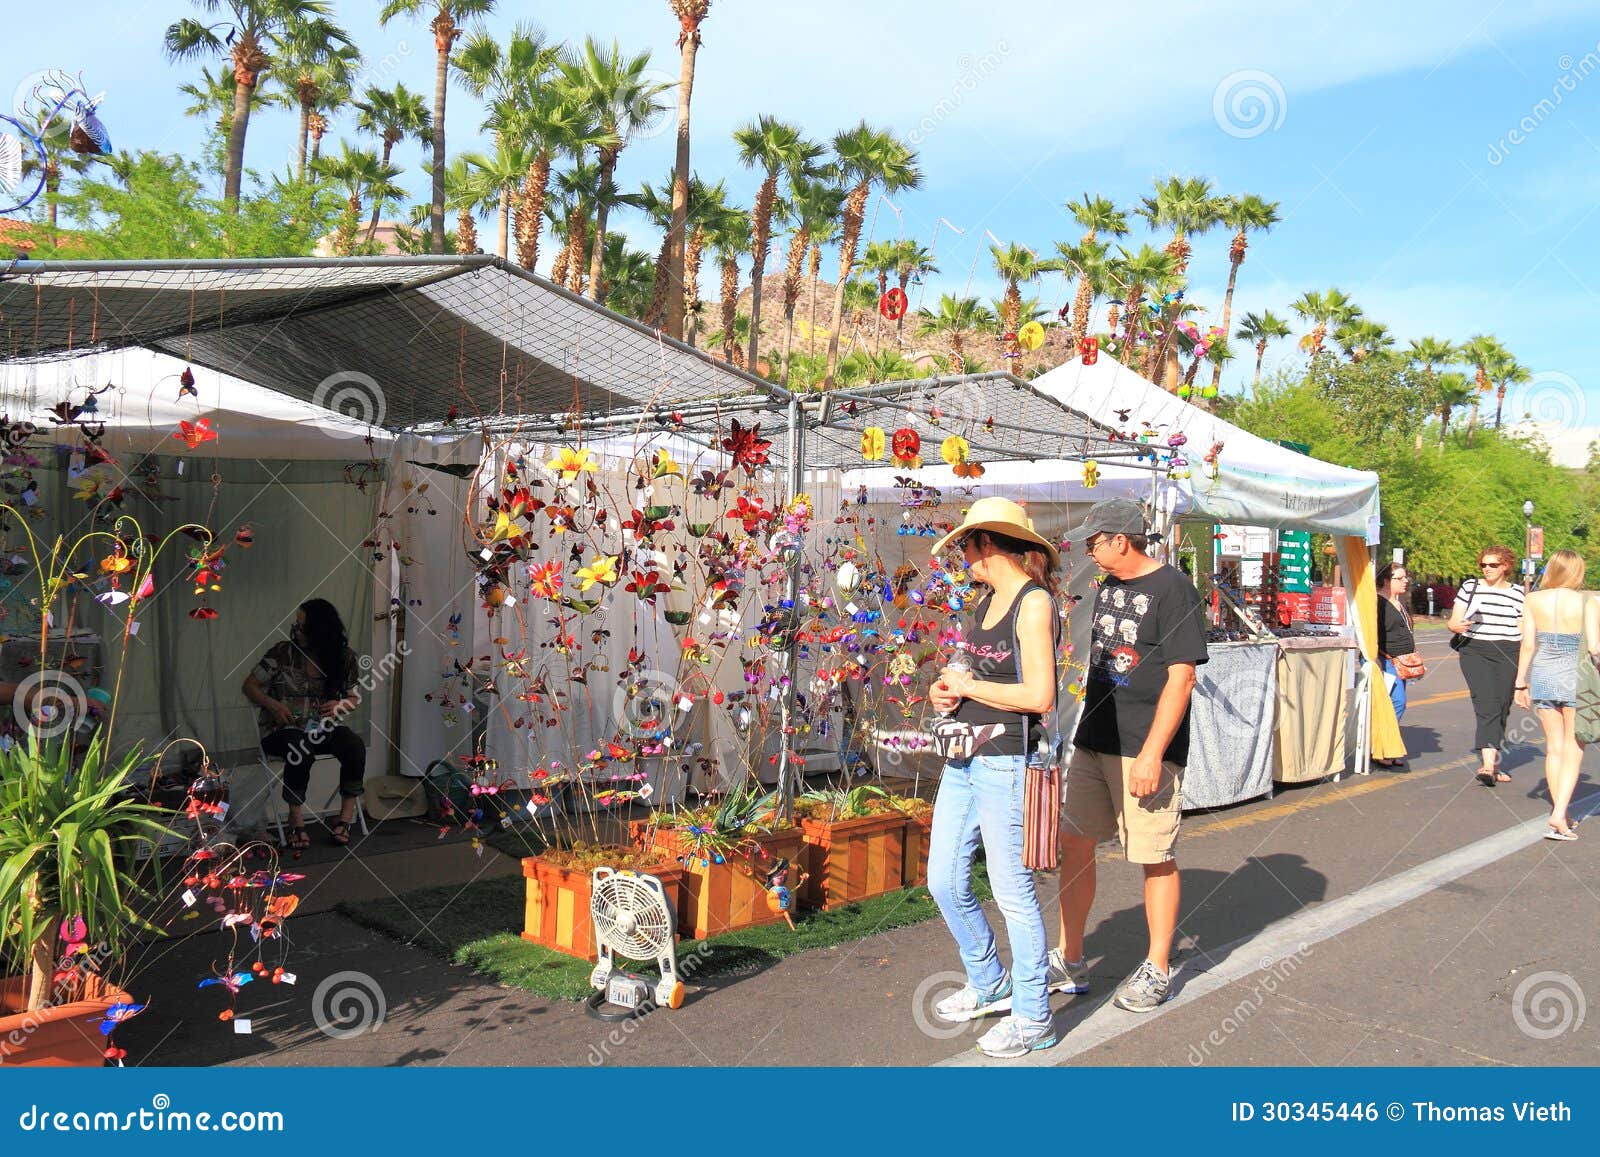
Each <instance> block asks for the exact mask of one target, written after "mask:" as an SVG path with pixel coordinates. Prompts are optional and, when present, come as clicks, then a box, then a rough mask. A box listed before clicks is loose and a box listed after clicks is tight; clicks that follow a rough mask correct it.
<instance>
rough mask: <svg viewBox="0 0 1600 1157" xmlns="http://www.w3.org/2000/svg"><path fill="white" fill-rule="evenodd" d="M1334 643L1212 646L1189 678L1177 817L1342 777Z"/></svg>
mask: <svg viewBox="0 0 1600 1157" xmlns="http://www.w3.org/2000/svg"><path fill="white" fill-rule="evenodd" d="M1353 648H1354V644H1353V643H1352V642H1350V641H1349V640H1347V639H1344V638H1309V637H1293V638H1284V639H1277V640H1273V641H1270V642H1259V643H1213V644H1211V645H1210V647H1209V648H1208V649H1207V650H1208V654H1209V656H1210V658H1209V661H1208V662H1206V663H1205V664H1203V665H1202V666H1201V667H1200V668H1199V670H1198V671H1197V672H1196V682H1195V693H1194V700H1193V704H1194V705H1193V708H1192V711H1191V714H1190V719H1189V766H1188V768H1187V769H1186V770H1185V772H1184V779H1183V806H1184V808H1185V809H1186V810H1187V809H1191V808H1211V807H1223V806H1225V805H1227V804H1232V803H1238V802H1240V801H1241V800H1247V799H1254V798H1255V797H1257V796H1262V795H1271V794H1272V785H1273V784H1274V783H1303V782H1305V781H1307V780H1313V779H1322V778H1324V777H1326V776H1330V775H1339V774H1341V773H1342V772H1344V771H1345V770H1346V767H1345V764H1346V760H1345V737H1346V734H1347V732H1346V726H1347V721H1348V716H1349V711H1350V702H1351V694H1350V686H1349V659H1348V655H1349V653H1350V651H1351V650H1352V649H1353Z"/></svg>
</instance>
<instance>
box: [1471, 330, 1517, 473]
mask: <svg viewBox="0 0 1600 1157" xmlns="http://www.w3.org/2000/svg"><path fill="white" fill-rule="evenodd" d="M1458 353H1459V354H1460V357H1461V360H1462V361H1464V362H1466V363H1467V364H1468V365H1470V366H1471V367H1472V368H1473V382H1472V385H1473V399H1472V413H1471V414H1469V415H1468V417H1467V445H1468V446H1470V445H1472V435H1473V434H1474V433H1475V432H1476V431H1477V428H1478V402H1479V400H1480V398H1481V397H1482V395H1484V394H1486V393H1488V392H1489V386H1490V383H1491V378H1490V374H1491V372H1493V371H1495V370H1498V369H1499V367H1500V364H1501V363H1502V362H1504V361H1505V360H1506V359H1507V358H1509V357H1510V356H1511V354H1510V352H1509V351H1507V349H1506V347H1505V346H1503V345H1501V344H1500V342H1499V341H1498V340H1497V339H1496V338H1494V337H1493V336H1492V335H1490V334H1486V333H1480V334H1474V335H1473V336H1472V337H1469V338H1468V339H1467V340H1466V341H1465V342H1463V343H1462V344H1461V348H1460V350H1459V351H1458Z"/></svg>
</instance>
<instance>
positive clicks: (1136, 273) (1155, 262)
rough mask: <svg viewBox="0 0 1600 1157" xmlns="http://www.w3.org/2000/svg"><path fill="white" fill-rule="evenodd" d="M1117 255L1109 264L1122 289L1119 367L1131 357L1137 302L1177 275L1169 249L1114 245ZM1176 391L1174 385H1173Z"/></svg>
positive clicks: (1137, 313)
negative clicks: (1148, 291) (1129, 249)
mask: <svg viewBox="0 0 1600 1157" xmlns="http://www.w3.org/2000/svg"><path fill="white" fill-rule="evenodd" d="M1117 252H1118V253H1119V254H1120V256H1118V257H1115V258H1113V259H1112V260H1111V262H1110V264H1109V270H1110V274H1111V276H1112V278H1114V279H1115V281H1116V282H1117V283H1118V284H1120V285H1122V286H1123V299H1122V315H1123V317H1122V324H1123V332H1122V350H1121V353H1122V364H1123V365H1128V364H1129V360H1130V359H1131V358H1132V356H1133V343H1134V337H1135V336H1136V335H1137V334H1138V332H1139V302H1140V301H1141V300H1142V299H1143V297H1144V295H1145V291H1146V290H1156V289H1160V287H1161V286H1163V285H1165V284H1167V283H1168V282H1170V281H1171V280H1173V278H1175V277H1176V276H1177V264H1178V263H1177V258H1176V257H1174V256H1173V254H1172V252H1171V249H1170V248H1169V249H1167V250H1161V249H1157V248H1156V247H1155V246H1154V245H1151V244H1150V243H1149V242H1146V243H1144V244H1143V245H1141V246H1139V251H1138V252H1137V253H1129V252H1128V250H1127V247H1126V246H1123V245H1119V246H1117ZM1173 388H1174V389H1176V388H1177V383H1176V382H1174V383H1173Z"/></svg>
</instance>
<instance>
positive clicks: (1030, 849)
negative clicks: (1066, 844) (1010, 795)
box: [1022, 760, 1061, 872]
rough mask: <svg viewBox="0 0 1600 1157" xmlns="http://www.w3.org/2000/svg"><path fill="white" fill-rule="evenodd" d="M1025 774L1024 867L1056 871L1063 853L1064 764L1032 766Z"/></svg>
mask: <svg viewBox="0 0 1600 1157" xmlns="http://www.w3.org/2000/svg"><path fill="white" fill-rule="evenodd" d="M1022 777H1023V778H1022V866H1023V867H1024V868H1028V869H1030V870H1031V871H1035V872H1053V871H1055V870H1056V866H1057V864H1058V863H1059V859H1060V854H1061V765H1060V764H1059V763H1058V762H1056V761H1054V760H1052V761H1050V762H1049V763H1041V764H1037V765H1033V766H1029V767H1028V768H1027V769H1026V770H1024V771H1023V773H1022Z"/></svg>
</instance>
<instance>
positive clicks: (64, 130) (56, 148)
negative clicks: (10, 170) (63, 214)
mask: <svg viewBox="0 0 1600 1157" xmlns="http://www.w3.org/2000/svg"><path fill="white" fill-rule="evenodd" d="M56 99H59V96H58V97H57V98H56ZM53 107H54V102H53V101H52V102H51V103H50V104H43V105H41V106H39V107H34V106H33V105H32V104H31V103H30V104H29V105H28V106H27V107H25V108H23V109H21V110H20V112H21V116H20V117H19V119H21V120H22V121H23V123H24V124H25V125H27V127H28V128H29V129H30V130H31V131H32V132H33V135H34V136H36V137H37V138H38V139H39V143H40V144H42V145H43V146H44V162H43V164H42V165H41V164H40V162H39V159H38V156H37V154H35V153H34V152H33V150H31V149H30V150H29V151H28V152H27V153H26V154H24V159H23V162H22V171H23V173H25V174H30V175H31V174H33V173H36V172H39V171H40V170H41V169H42V170H43V173H44V193H45V201H44V203H45V219H46V221H47V222H48V224H49V231H50V243H51V245H52V246H56V245H59V244H60V241H59V239H58V238H57V236H56V222H57V219H58V217H59V209H60V205H59V197H60V194H61V177H62V174H63V173H74V174H76V173H82V172H84V171H85V170H87V169H88V168H89V166H90V165H91V164H92V163H93V160H92V158H90V157H88V156H85V155H84V154H82V153H80V152H78V151H77V150H76V149H74V148H73V147H72V140H71V137H72V130H71V125H70V124H69V123H68V122H67V121H66V120H64V119H63V118H62V117H59V116H53V115H52V109H53Z"/></svg>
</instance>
